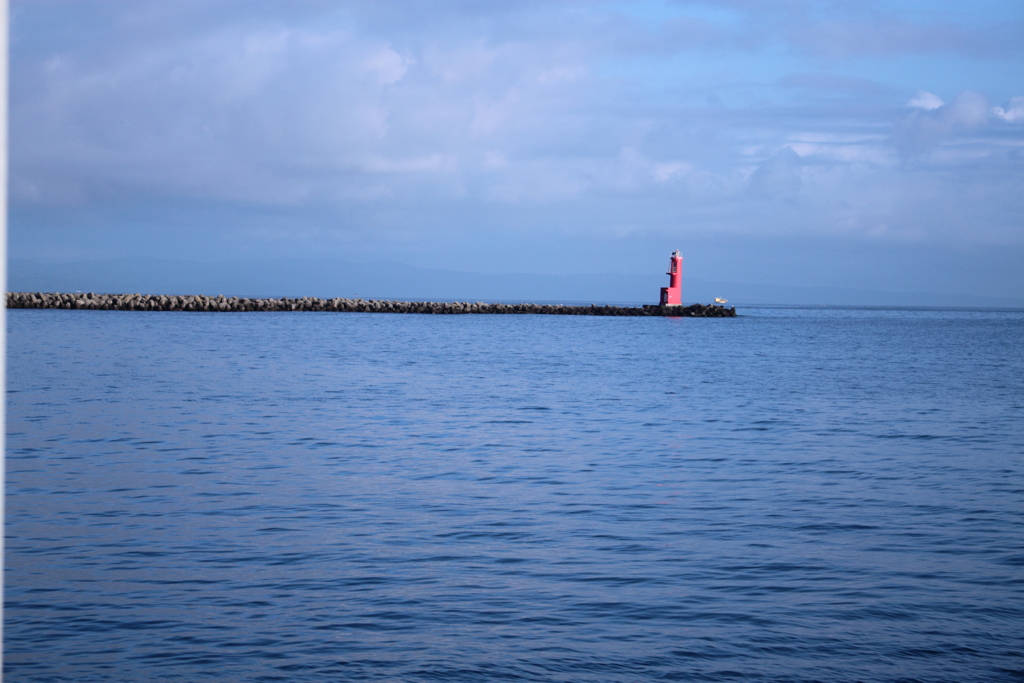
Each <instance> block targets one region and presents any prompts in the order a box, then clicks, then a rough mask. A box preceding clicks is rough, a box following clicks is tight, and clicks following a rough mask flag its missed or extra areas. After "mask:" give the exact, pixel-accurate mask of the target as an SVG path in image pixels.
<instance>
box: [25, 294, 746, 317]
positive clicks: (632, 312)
mask: <svg viewBox="0 0 1024 683" xmlns="http://www.w3.org/2000/svg"><path fill="white" fill-rule="evenodd" d="M7 308H67V309H85V310H96V311H209V312H217V311H224V312H260V311H267V312H270V311H332V312H339V313H340V312H352V313H434V314H460V313H490V314H502V313H504V314H515V313H534V314H541V315H619V316H672V317H688V318H734V317H736V309H735V308H725V307H724V306H713V305H710V304H692V305H690V306H638V307H631V306H597V305H594V304H591V305H590V306H563V305H561V304H554V305H551V304H486V303H480V302H477V303H468V302H466V303H460V302H454V303H452V302H432V301H374V300H370V301H366V300H363V299H316V298H311V297H304V298H302V299H244V298H238V297H230V298H227V297H223V296H200V295H189V296H174V295H162V294H161V295H156V294H94V293H92V292H89V293H87V294H82V293H74V294H62V293H58V292H47V293H43V292H8V293H7Z"/></svg>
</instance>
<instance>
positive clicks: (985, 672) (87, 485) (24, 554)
mask: <svg viewBox="0 0 1024 683" xmlns="http://www.w3.org/2000/svg"><path fill="white" fill-rule="evenodd" d="M738 313H739V316H738V317H737V318H734V319H695V318H613V317H607V318H606V317H575V316H545V315H437V316H432V315H400V314H369V313H301V312H300V313H183V312H122V311H72V310H12V311H8V312H7V324H8V336H7V344H8V347H7V348H8V360H7V363H8V366H7V368H8V369H7V373H8V374H7V378H8V385H7V453H6V468H7V469H6V549H5V554H6V556H5V566H4V571H5V595H4V605H5V607H4V622H3V625H4V674H5V680H6V681H8V683H22V682H29V681H40V682H42V681H75V682H76V683H85V682H90V681H134V682H138V681H185V682H189V681H295V682H304V681H317V682H319V681H402V682H427V681H516V682H522V681H544V682H548V681H565V682H573V683H579V682H588V681H594V682H606V681H608V682H623V683H625V682H639V681H764V682H791V683H796V682H804V681H828V682H844V681H871V682H884V681H900V682H910V681H929V682H932V681H1017V682H1019V681H1022V680H1024V311H1020V310H982V309H976V310H967V309H897V308H813V307H805V308H787V307H756V306H749V307H740V308H739V310H738Z"/></svg>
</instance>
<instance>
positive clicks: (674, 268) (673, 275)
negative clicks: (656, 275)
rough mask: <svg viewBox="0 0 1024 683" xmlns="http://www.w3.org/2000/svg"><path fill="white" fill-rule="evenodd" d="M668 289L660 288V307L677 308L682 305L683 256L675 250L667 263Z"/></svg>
mask: <svg viewBox="0 0 1024 683" xmlns="http://www.w3.org/2000/svg"><path fill="white" fill-rule="evenodd" d="M665 274H666V275H668V276H669V278H668V287H662V288H661V305H662V306H678V305H681V304H682V303H683V255H682V254H680V253H679V250H678V249H676V250H675V251H673V252H672V260H671V261H670V262H669V266H668V272H667V273H665Z"/></svg>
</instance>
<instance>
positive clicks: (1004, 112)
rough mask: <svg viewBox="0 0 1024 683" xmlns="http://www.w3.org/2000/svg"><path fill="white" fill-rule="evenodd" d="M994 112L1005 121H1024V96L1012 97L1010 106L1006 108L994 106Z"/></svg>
mask: <svg viewBox="0 0 1024 683" xmlns="http://www.w3.org/2000/svg"><path fill="white" fill-rule="evenodd" d="M992 113H993V114H994V115H996V116H997V117H999V118H1001V119H1002V120H1003V121H1009V122H1010V123H1014V122H1016V121H1024V96H1019V97H1014V98H1013V99H1011V100H1010V106H1008V107H1006V109H1003V108H1002V107H992Z"/></svg>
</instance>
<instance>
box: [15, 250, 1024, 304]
mask: <svg viewBox="0 0 1024 683" xmlns="http://www.w3.org/2000/svg"><path fill="white" fill-rule="evenodd" d="M667 281H668V280H667V278H666V277H665V276H664V275H663V274H661V273H660V272H659V273H651V274H645V275H628V274H617V273H594V274H589V275H531V274H527V273H506V274H486V273H471V272H462V271H451V270H435V269H430V268H419V267H416V266H408V265H404V264H400V263H387V262H376V263H345V262H340V261H334V260H327V259H275V260H226V261H220V262H214V263H203V262H198V261H184V260H161V259H129V258H123V259H111V260H102V261H77V262H72V263H37V262H34V261H27V260H22V259H11V260H10V261H9V263H8V289H9V290H10V291H33V292H37V291H43V292H54V291H63V292H69V291H70V292H74V291H82V292H106V293H136V292H137V293H140V294H207V295H217V294H223V295H225V296H248V297H283V296H288V297H301V296H316V297H321V298H325V297H344V298H355V297H358V298H363V299H404V300H431V301H493V302H498V301H529V302H535V303H543V302H562V303H581V302H582V303H617V304H640V303H657V300H658V290H659V288H660V287H662V286H664V285H666V284H667ZM715 297H721V298H725V299H728V300H729V302H730V304H737V305H743V304H791V305H831V306H982V307H1009V308H1017V307H1024V299H1017V298H1010V297H995V296H979V295H972V294H949V293H945V294H944V293H934V292H884V291H877V290H870V289H843V288H837V287H794V286H785V285H773V284H755V283H738V282H713V281H708V280H701V279H697V278H686V277H685V276H684V279H683V300H684V302H687V303H692V302H698V303H710V302H712V301H713V300H714V298H715Z"/></svg>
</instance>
